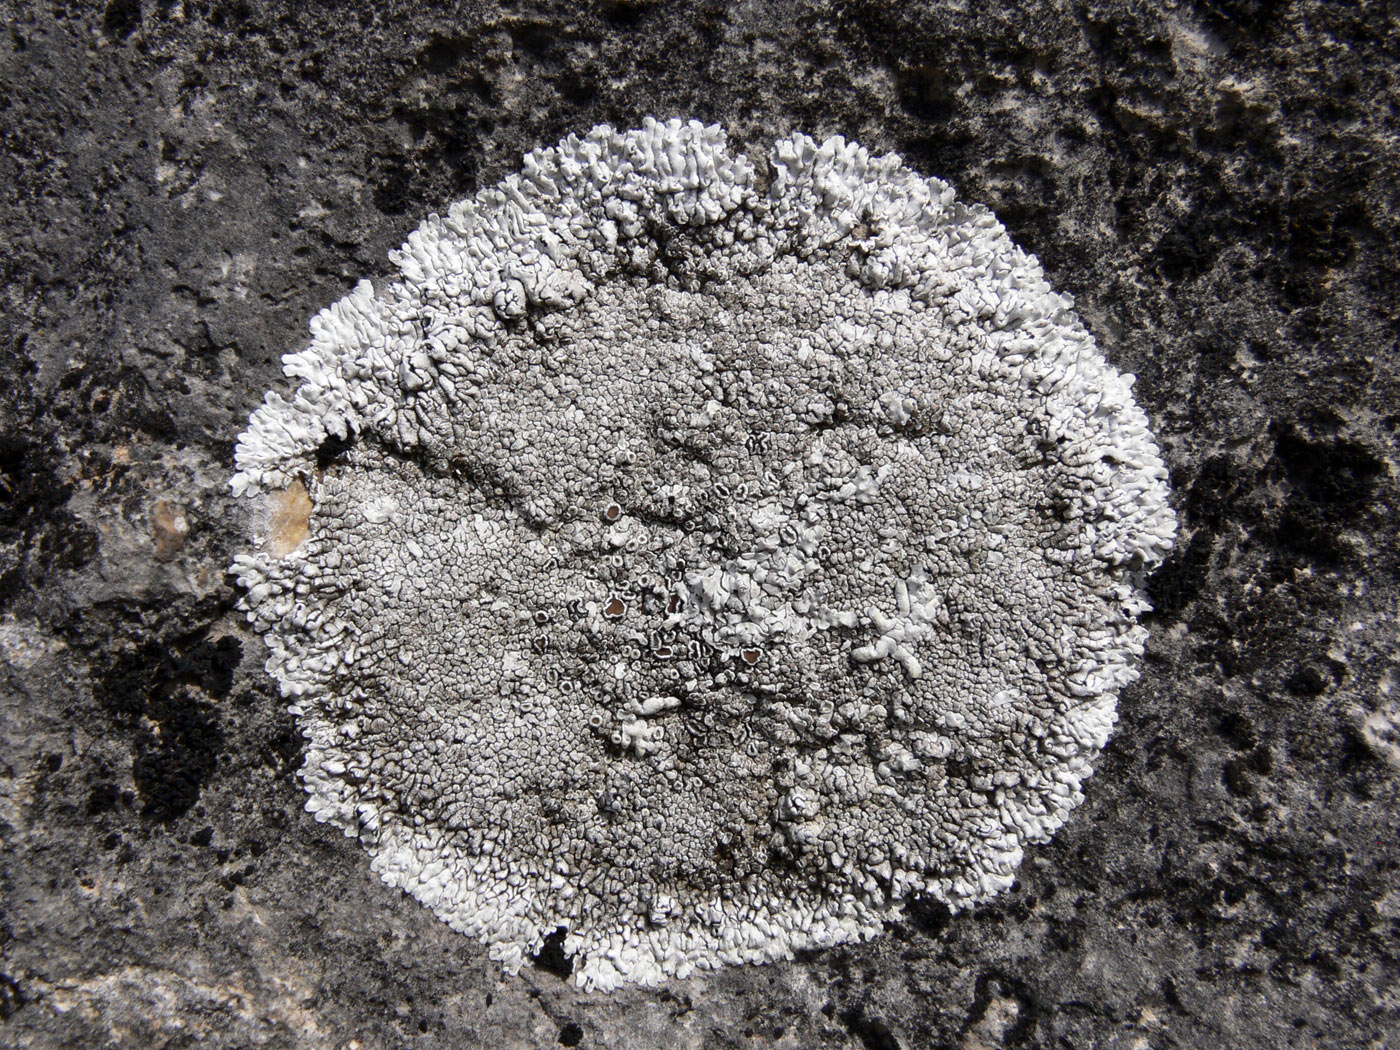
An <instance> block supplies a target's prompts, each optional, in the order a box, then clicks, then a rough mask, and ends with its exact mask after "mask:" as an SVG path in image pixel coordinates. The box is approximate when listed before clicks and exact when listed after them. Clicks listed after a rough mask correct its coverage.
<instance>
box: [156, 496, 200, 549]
mask: <svg viewBox="0 0 1400 1050" xmlns="http://www.w3.org/2000/svg"><path fill="white" fill-rule="evenodd" d="M189 535H190V521H189V519H188V518H187V517H185V512H184V510H182V509H181V508H180V507H179V506H177V505H176V504H173V503H167V502H166V501H165V500H163V499H158V500H156V502H155V504H154V505H153V506H152V507H151V539H152V540H154V541H155V545H156V560H157V561H169V560H170V559H171V558H173V557H175V555H176V553H177V552H178V551H179V550H180V548H181V547H183V546H184V545H185V540H186V539H188V538H189Z"/></svg>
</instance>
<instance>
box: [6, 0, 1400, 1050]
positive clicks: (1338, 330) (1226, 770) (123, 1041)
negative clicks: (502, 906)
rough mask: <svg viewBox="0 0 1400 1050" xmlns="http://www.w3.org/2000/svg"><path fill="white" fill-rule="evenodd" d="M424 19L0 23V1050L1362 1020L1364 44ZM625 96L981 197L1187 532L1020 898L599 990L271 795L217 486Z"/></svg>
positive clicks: (905, 12)
mask: <svg viewBox="0 0 1400 1050" xmlns="http://www.w3.org/2000/svg"><path fill="white" fill-rule="evenodd" d="M462 8H463V9H462V10H459V11H456V12H453V13H450V14H449V13H441V14H437V13H432V12H427V11H424V10H421V9H420V8H419V6H418V5H397V4H389V3H375V4H369V3H365V4H359V5H356V6H354V7H349V6H343V5H334V6H332V5H326V9H325V10H324V11H320V10H319V9H305V10H302V9H297V8H292V7H290V6H287V7H285V8H284V7H283V6H281V5H270V6H268V7H267V8H263V7H260V6H257V5H254V4H251V3H237V2H235V3H222V2H214V3H196V2H194V0H184V2H178V0H177V2H175V3H170V2H164V3H161V2H155V0H148V2H146V3H141V2H140V0H113V2H112V3H110V4H108V5H107V7H106V9H105V11H104V10H101V9H96V8H94V9H89V8H86V7H84V6H83V5H76V4H73V5H62V4H53V5H44V6H42V7H41V6H39V5H24V6H22V7H20V8H19V9H18V10H16V11H14V12H12V13H11V15H10V17H9V19H8V21H7V25H6V27H5V32H4V34H3V36H0V70H3V72H0V77H3V83H4V88H5V90H4V95H3V98H4V103H3V105H4V107H5V110H4V119H3V128H4V136H5V151H4V153H3V154H2V155H0V199H3V206H0V221H3V224H4V225H3V240H2V241H0V243H3V244H4V246H5V247H4V251H3V253H0V267H3V294H4V300H3V304H4V307H3V321H0V326H3V331H0V334H2V335H3V341H0V373H2V374H3V380H2V381H0V391H3V396H0V580H3V583H0V607H3V608H2V611H0V651H3V656H4V673H3V676H2V677H0V909H3V924H0V972H2V973H3V976H0V1018H3V1020H0V1043H4V1044H6V1045H15V1046H20V1047H31V1046H32V1047H50V1046H68V1045H76V1046H122V1047H126V1046H131V1047H144V1046H165V1047H177V1046H184V1045H191V1046H193V1045H200V1046H228V1047H242V1046H309V1047H317V1046H328V1047H344V1046H349V1045H353V1044H356V1043H357V1044H358V1045H359V1046H361V1047H364V1048H367V1050H368V1048H371V1047H378V1046H400V1045H412V1046H423V1047H428V1046H449V1047H462V1046H476V1045H487V1046H500V1047H511V1046H551V1045H556V1044H562V1045H565V1046H569V1045H577V1046H584V1047H588V1046H615V1047H628V1046H648V1047H649V1046H655V1045H658V1044H664V1045H677V1046H689V1045H694V1046H741V1045H773V1046H792V1047H804V1048H805V1047H816V1046H838V1047H865V1048H867V1050H875V1048H880V1050H883V1048H888V1047H901V1048H914V1047H945V1046H946V1047H996V1046H1004V1045H1005V1046H1046V1047H1049V1046H1056V1047H1089V1046H1099V1047H1138V1046H1141V1047H1165V1046H1190V1047H1194V1046H1200V1047H1218V1046H1232V1047H1269V1048H1271V1050H1272V1048H1280V1047H1292V1046H1312V1045H1325V1046H1337V1047H1381V1046H1385V1045H1389V1044H1393V1043H1395V1042H1397V1041H1400V993H1397V991H1396V988H1397V987H1400V972H1397V971H1400V963H1398V962H1397V949H1396V947H1395V945H1396V943H1397V936H1396V935H1397V933H1400V877H1398V876H1397V872H1400V845H1397V841H1396V836H1395V834H1394V827H1395V824H1396V818H1397V777H1400V757H1397V745H1396V739H1397V732H1398V730H1397V723H1400V711H1398V710H1397V704H1400V701H1397V700H1396V694H1395V688H1396V684H1397V682H1396V677H1397V676H1396V671H1395V666H1396V657H1397V652H1396V650H1397V643H1396V628H1395V622H1394V616H1395V611H1396V588H1395V583H1394V581H1395V578H1396V576H1397V557H1396V543H1395V530H1394V519H1393V513H1394V511H1393V508H1394V507H1395V505H1396V501H1397V493H1396V477H1395V466H1394V462H1395V446H1396V430H1397V426H1398V425H1400V396H1398V395H1400V391H1397V371H1398V370H1397V360H1396V353H1395V351H1396V343H1397V327H1398V322H1400V315H1398V314H1397V312H1396V307H1395V304H1394V289H1395V288H1396V287H1397V276H1400V274H1397V270H1398V269H1400V267H1398V266H1397V262H1396V255H1395V250H1394V245H1395V243H1396V238H1397V232H1398V231H1397V214H1396V212H1397V204H1396V200H1395V193H1394V187H1395V185H1397V183H1400V172H1397V167H1400V164H1398V163H1397V153H1396V148H1395V145H1394V141H1393V140H1394V135H1395V128H1394V124H1395V119H1396V118H1395V112H1396V110H1397V105H1400V97H1397V83H1396V73H1395V69H1396V66H1395V62H1394V59H1393V56H1392V55H1391V54H1390V47H1389V44H1388V43H1387V41H1388V40H1391V39H1393V38H1394V34H1395V32H1396V28H1397V27H1396V25H1395V19H1394V15H1393V14H1392V13H1390V12H1388V10H1387V9H1386V8H1384V7H1383V6H1382V5H1379V4H1357V5H1325V4H1321V3H1316V2H1313V0H1297V2H1294V3H1273V2H1264V0H1214V2H1211V3H1202V4H1200V5H1194V6H1193V5H1189V4H1182V5H1176V6H1169V7H1159V6H1157V5H1142V6H1140V7H1139V6H1136V5H1127V4H1120V3H1104V4H1098V5H1094V6H1091V7H1088V8H1073V9H1072V8H1068V7H1064V6H1062V5H1058V4H1033V5H1020V4H1007V5H1005V6H1004V7H990V6H988V5H967V6H966V7H964V6H963V5H951V4H948V5H945V4H901V3H891V2H885V0H882V2H878V3H877V2H853V3H846V4H831V5H815V4H814V5H806V4H782V5H759V4H753V3H749V4H738V3H735V4H720V3H698V4H674V5H673V4H661V3H646V2H640V3H638V2H622V0H613V2H604V3H599V4H595V5H591V6H586V7H585V6H584V5H574V4H571V5H563V4H559V5H552V4H551V5H534V6H531V7H529V8H523V7H522V8H516V7H514V6H506V7H497V6H494V5H486V4H475V3H473V4H464V5H462ZM647 114H655V115H657V116H660V117H668V116H682V117H692V116H694V117H700V118H702V119H706V120H718V121H721V122H722V123H724V124H725V125H726V126H727V128H728V129H729V131H730V134H731V138H732V141H733V143H734V145H735V147H736V148H746V147H749V146H750V145H752V146H756V147H761V146H762V144H766V143H767V142H769V141H771V140H772V138H773V137H774V136H775V135H777V134H783V133H787V132H790V131H795V130H802V131H806V132H809V133H812V134H815V135H826V134H831V133H837V132H839V133H843V134H846V135H849V136H850V137H852V138H855V139H857V140H858V141H860V142H861V143H862V144H863V145H865V146H867V147H868V148H870V149H871V150H872V151H875V152H888V151H898V152H900V153H901V154H903V155H904V156H905V157H906V159H907V160H908V161H909V162H910V163H911V164H912V165H914V166H915V167H916V168H918V169H919V170H921V171H924V172H926V173H928V174H932V175H938V176H940V177H943V178H946V179H949V180H950V181H952V182H953V183H954V185H955V186H956V187H957V189H958V192H959V194H960V196H961V197H962V198H964V199H966V200H973V201H981V202H984V203H986V204H988V205H990V206H991V207H992V208H993V209H994V210H995V211H996V212H997V214H998V215H999V216H1000V217H1001V218H1002V220H1003V221H1004V222H1005V223H1006V224H1007V226H1008V228H1009V230H1010V232H1011V235H1012V237H1013V239H1015V240H1016V241H1017V243H1019V244H1021V245H1022V246H1024V247H1025V248H1027V249H1028V250H1030V251H1033V252H1035V253H1036V254H1037V255H1038V256H1039V257H1040V259H1041V260H1042V262H1043V263H1044V264H1045V267H1046V270H1047V275H1048V276H1049V278H1050V280H1051V281H1052V283H1053V284H1054V285H1055V286H1056V287H1057V288H1061V289H1064V290H1067V291H1072V292H1073V293H1074V294H1075V296H1076V298H1077V301H1078V305H1079V309H1080V311H1081V313H1082V314H1083V316H1084V318H1085V321H1086V323H1087V324H1088V325H1089V327H1090V328H1091V329H1092V330H1093V331H1094V333H1095V334H1096V336H1097V338H1098V340H1099V346H1100V348H1101V349H1102V351H1103V352H1104V353H1105V355H1106V356H1107V357H1108V358H1109V359H1110V361H1111V362H1112V363H1113V364H1114V365H1115V367H1117V368H1119V369H1120V370H1122V371H1131V372H1134V373H1136V374H1137V375H1138V376H1139V382H1138V385H1137V388H1136V396H1137V398H1138V400H1139V403H1140V404H1142V405H1143V406H1144V408H1146V410H1147V411H1148V413H1149V415H1150V416H1151V418H1152V420H1153V423H1154V427H1155V432H1156V434H1157V437H1158V439H1159V441H1160V442H1161V444H1162V447H1163V451H1164V454H1165V456H1166V458H1167V460H1168V463H1169V465H1170V467H1171V469H1172V472H1173V477H1174V482H1175V486H1176V498H1177V500H1178V507H1177V509H1178V511H1179V513H1180V515H1181V519H1182V526H1183V528H1182V534H1181V540H1180V542H1179V545H1178V548H1177V551H1176V552H1175V553H1174V554H1173V556H1172V557H1171V559H1170V560H1169V561H1168V563H1167V564H1166V565H1165V566H1163V567H1162V568H1161V569H1160V570H1159V571H1158V572H1157V574H1156V576H1155V577H1154V579H1153V582H1152V588H1151V589H1152V595H1153V598H1154V600H1155V603H1156V605H1157V612H1156V613H1154V614H1153V615H1151V616H1150V617H1148V618H1147V619H1148V621H1149V626H1150V627H1151V629H1152V638H1151V641H1150V643H1149V649H1148V654H1147V658H1146V659H1145V661H1144V663H1143V677H1142V679H1141V680H1140V681H1139V682H1138V683H1137V684H1136V685H1134V686H1132V687H1130V688H1129V689H1127V690H1126V691H1125V692H1124V695H1123V697H1122V700H1121V702H1120V705H1119V713H1120V723H1119V726H1118V729H1117V732H1116V735H1115V737H1114V739H1113V740H1112V741H1111V742H1110V744H1109V746H1108V749H1107V751H1106V752H1105V754H1104V756H1103V757H1102V759H1101V760H1100V762H1099V764H1098V767H1097V768H1098V772H1097V775H1096V776H1095V777H1094V778H1093V779H1092V780H1091V781H1089V782H1088V783H1087V784H1086V793H1087V796H1088V798H1087V801H1086V802H1085V804H1084V805H1083V806H1082V807H1081V808H1080V809H1078V810H1077V811H1076V812H1075V814H1074V816H1073V817H1072V818H1071V820H1070V822H1069V823H1068V825H1066V827H1065V828H1063V829H1062V830H1061V831H1060V833H1059V834H1058V836H1057V837H1056V839H1055V841H1054V843H1053V844H1051V845H1049V846H1046V847H1041V848H1038V849H1036V850H1035V851H1034V853H1033V855H1032V859H1031V860H1030V861H1028V863H1027V864H1026V865H1025V866H1024V867H1023V868H1022V869H1021V871H1020V877H1019V882H1018V885H1017V886H1016V887H1014V888H1013V889H1012V890H1010V891H1008V892H1007V893H1006V894H1004V895H1003V896H1002V897H1000V898H998V899H997V900H996V901H995V902H993V903H991V904H989V905H986V906H984V907H982V908H980V909H978V910H976V911H974V912H971V913H967V914H960V915H958V916H956V917H949V916H947V915H946V914H944V913H943V912H941V911H940V910H938V909H936V908H933V907H926V908H923V909H915V910H914V915H913V917H912V918H911V919H910V920H909V921H907V922H902V923H899V924H897V925H895V926H893V927H892V928H891V929H890V930H889V931H888V933H887V935H886V936H885V937H883V938H881V939H879V940H877V941H875V942H872V943H871V944H868V945H865V946H860V947H854V948H843V949H835V950H831V951H825V952H817V953H811V954H809V955H807V956H804V957H802V958H800V959H799V960H797V961H796V962H793V963H787V964H778V965H771V966H765V967H744V968H737V969H731V970H728V971H725V972H723V973H721V974H719V975H716V976H709V977H705V978H693V979H690V980H687V981H677V982H672V983H670V984H668V985H665V986H663V987H662V988H661V989H659V990H655V989H654V990H645V989H624V990H622V991H619V992H615V993H612V994H610V995H607V996H596V995H586V994H583V993H581V992H579V991H577V989H575V988H574V987H573V986H572V985H569V984H567V983H565V982H564V981H563V980H562V979H561V977H560V974H561V972H563V971H564V970H565V969H566V968H567V965H568V962H567V960H566V959H564V958H562V956H560V955H559V953H557V952H550V951H549V950H546V952H545V953H544V954H543V955H542V956H541V958H540V959H539V960H538V962H537V964H536V965H534V966H533V967H527V968H526V969H525V971H524V972H523V973H522V974H521V975H520V976H519V977H514V978H507V977H503V976H502V975H501V974H500V973H499V970H498V968H497V967H496V965H495V964H493V963H491V962H490V961H489V960H488V959H487V958H486V957H485V952H484V950H483V949H481V948H480V947H479V946H478V945H477V944H476V943H475V942H471V941H467V940H465V939H463V938H461V937H459V936H458V935H456V934H453V933H452V932H451V931H450V930H449V929H447V928H446V927H445V926H443V925H442V924H441V923H440V922H438V921H437V920H436V919H434V918H433V917H432V915H431V914H430V913H429V912H428V911H426V910H425V909H423V908H422V907H421V906H419V905H418V904H417V903H415V902H413V901H411V900H410V899H408V898H406V897H404V896H402V895H401V894H399V893H396V892H394V891H390V890H388V889H387V888H386V887H384V886H383V885H382V884H381V883H380V882H379V881H378V880H377V879H376V878H374V876H373V875H372V874H371V873H370V871H369V867H368V858H367V857H366V856H365V855H364V854H363V852H362V851H361V850H360V849H359V848H358V847H357V846H355V844H354V843H352V842H350V841H348V840H345V839H343V838H342V837H341V836H340V835H339V834H338V833H337V832H334V831H331V830H328V829H327V828H326V827H325V826H323V825H318V824H316V823H315V822H314V820H312V818H311V817H310V815H308V814H307V813H305V812H304V811H303V809H302V805H303V800H304V795H303V793H302V791H301V789H300V787H299V785H298V784H297V782H296V780H295V776H294V772H295V769H296V768H297V766H298V764H299V761H300V754H299V751H300V747H301V742H300V740H299V739H298V737H297V736H296V734H295V731H294V727H293V721H292V718H291V716H290V715H288V714H286V713H285V712H284V711H283V708H282V702H281V701H280V700H279V699H278V698H277V697H276V696H275V692H274V689H273V686H272V685H271V683H270V681H269V680H268V679H267V678H266V676H265V674H264V673H263V671H262V666H261V665H262V661H263V654H262V652H261V651H260V648H259V644H260V643H256V641H255V639H252V638H251V637H250V636H249V635H248V634H247V632H246V631H245V629H244V626H243V624H242V622H241V618H240V616H239V615H238V614H237V613H236V612H235V610H234V608H233V603H234V600H235V592H234V590H233V587H232V582H231V580H230V579H229V578H228V577H227V576H226V575H225V569H226V567H227V566H228V564H229V562H230V560H231V554H232V552H233V551H235V550H237V549H239V545H240V543H241V542H242V541H241V537H242V536H243V534H244V533H245V532H246V529H247V523H246V522H245V521H244V520H243V517H242V515H243V514H244V511H243V510H242V508H241V506H240V505H239V504H237V503H235V502H234V501H233V500H231V499H230V498H229V496H228V493H227V489H226V487H225V481H226V479H227V477H228V475H229V473H230V471H231V464H232V447H233V440H234V438H235V436H236V434H237V433H238V431H239V430H240V429H241V427H242V424H243V421H244V420H245V419H246V418H247V414H248V412H249V410H250V409H251V408H252V407H253V405H254V403H255V402H256V400H257V399H258V398H260V397H261V394H262V392H263V391H264V390H266V389H269V388H271V387H272V386H273V385H274V384H275V383H276V382H277V381H278V373H277V367H276V364H275V362H276V360H277V359H278V358H279V357H280V355H281V354H282V353H283V352H285V351H286V350H288V349H292V348H295V347H297V346H298V345H300V344H301V343H302V342H303V341H304V338H305V331H306V327H305V326H306V321H307V319H308V318H309V317H310V316H311V315H312V314H313V313H315V312H316V310H318V309H320V308H321V307H322V306H325V305H326V304H328V303H330V302H332V301H334V300H335V299H336V298H338V297H340V296H341V295H342V294H344V293H345V292H346V291H348V290H349V288H350V287H351V286H352V285H353V284H354V282H355V281H356V280H357V279H359V278H360V277H364V276H378V275H381V274H384V273H386V272H388V269H389V265H388V263H387V259H386V256H387V252H388V251H389V250H390V249H391V248H393V247H396V246H397V245H398V244H399V243H400V241H401V240H402V239H403V237H404V235H405V234H406V233H407V232H408V231H409V230H411V229H412V228H413V227H414V226H416V225H417V224H418V222H419V221H420V219H421V218H422V216H423V215H425V214H426V213H427V212H429V211H430V210H434V209H441V208H443V207H444V206H445V205H446V204H447V203H448V202H450V201H452V200H455V199H458V198H460V197H462V196H465V195H467V194H468V193H470V192H471V191H473V190H474V189H476V188H477V187H478V186H483V185H489V184H490V183H492V182H495V181H496V180H498V179H499V178H501V177H502V176H504V175H505V174H507V173H509V172H510V171H512V170H515V168H516V166H517V164H518V161H519V157H520V154H521V153H522V152H523V151H525V150H527V149H530V148H533V147H535V146H538V145H549V144H552V143H554V142H556V141H557V140H558V139H559V138H560V137H561V136H562V135H563V134H565V133H567V132H568V131H573V130H583V129H586V128H588V127H590V126H592V125H593V124H595V123H598V122H600V121H608V122H611V123H613V124H614V125H617V126H620V127H631V126H635V125H636V124H637V123H638V122H639V121H640V119H641V117H642V116H644V115H647ZM755 151H756V152H758V151H761V150H755Z"/></svg>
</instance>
